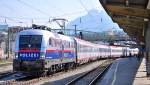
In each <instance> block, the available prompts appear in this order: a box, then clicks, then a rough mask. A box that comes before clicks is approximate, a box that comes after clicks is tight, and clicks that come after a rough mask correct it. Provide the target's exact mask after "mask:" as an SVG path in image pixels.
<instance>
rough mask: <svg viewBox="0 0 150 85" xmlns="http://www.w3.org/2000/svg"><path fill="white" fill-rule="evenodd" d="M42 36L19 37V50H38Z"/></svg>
mask: <svg viewBox="0 0 150 85" xmlns="http://www.w3.org/2000/svg"><path fill="white" fill-rule="evenodd" d="M41 43H42V35H20V37H19V50H40V49H41Z"/></svg>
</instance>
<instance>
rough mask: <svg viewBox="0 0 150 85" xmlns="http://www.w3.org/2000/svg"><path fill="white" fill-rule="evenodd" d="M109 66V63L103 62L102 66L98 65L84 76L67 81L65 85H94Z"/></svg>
mask: <svg viewBox="0 0 150 85" xmlns="http://www.w3.org/2000/svg"><path fill="white" fill-rule="evenodd" d="M105 63H106V64H105ZM110 65H111V63H109V64H108V61H107V62H104V64H102V65H100V66H99V67H97V68H95V69H92V70H90V71H88V72H85V73H84V74H82V75H80V76H78V77H76V78H74V79H73V80H71V81H69V82H68V83H66V84H65V85H94V84H95V83H96V81H97V80H99V79H100V78H102V77H103V75H104V73H105V72H106V71H107V70H108V68H109V66H110Z"/></svg>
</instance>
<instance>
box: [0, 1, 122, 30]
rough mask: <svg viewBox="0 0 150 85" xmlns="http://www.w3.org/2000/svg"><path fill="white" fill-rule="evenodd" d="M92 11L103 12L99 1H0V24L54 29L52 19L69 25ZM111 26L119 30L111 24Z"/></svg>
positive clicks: (54, 24)
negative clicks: (37, 25) (39, 25)
mask: <svg viewBox="0 0 150 85" xmlns="http://www.w3.org/2000/svg"><path fill="white" fill-rule="evenodd" d="M92 9H94V10H97V11H99V12H100V11H102V10H104V9H103V7H102V6H101V4H100V2H99V0H0V10H1V11H0V23H1V24H5V23H7V24H8V25H9V26H16V25H19V26H31V24H32V23H35V24H41V25H47V26H52V27H55V26H56V25H57V24H56V23H55V22H50V21H51V20H52V19H54V18H64V19H66V20H67V22H66V23H69V22H71V21H73V20H75V19H76V18H78V17H80V16H84V15H86V14H87V13H88V12H89V11H90V10H92ZM108 18H110V17H108ZM57 26H58V25H57ZM111 26H113V27H115V28H119V27H118V25H117V24H114V23H113V22H112V23H111Z"/></svg>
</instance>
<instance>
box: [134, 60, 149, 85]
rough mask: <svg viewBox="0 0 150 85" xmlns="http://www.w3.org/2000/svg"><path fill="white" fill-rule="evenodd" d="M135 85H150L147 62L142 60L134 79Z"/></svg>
mask: <svg viewBox="0 0 150 85" xmlns="http://www.w3.org/2000/svg"><path fill="white" fill-rule="evenodd" d="M133 85H150V78H149V77H147V75H146V60H145V58H144V59H143V60H142V63H141V64H140V67H139V69H138V71H137V74H136V76H135V79H134V83H133Z"/></svg>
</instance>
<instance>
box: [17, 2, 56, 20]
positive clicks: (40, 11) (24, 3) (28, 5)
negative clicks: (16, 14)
mask: <svg viewBox="0 0 150 85" xmlns="http://www.w3.org/2000/svg"><path fill="white" fill-rule="evenodd" d="M17 1H18V2H19V3H21V4H23V5H25V6H27V7H30V8H32V9H34V10H36V11H37V12H39V13H42V14H44V15H46V16H49V17H50V14H48V13H46V12H44V11H42V10H40V9H38V8H36V7H34V6H32V5H30V4H28V3H26V2H24V1H22V0H17ZM52 18H54V17H52Z"/></svg>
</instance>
